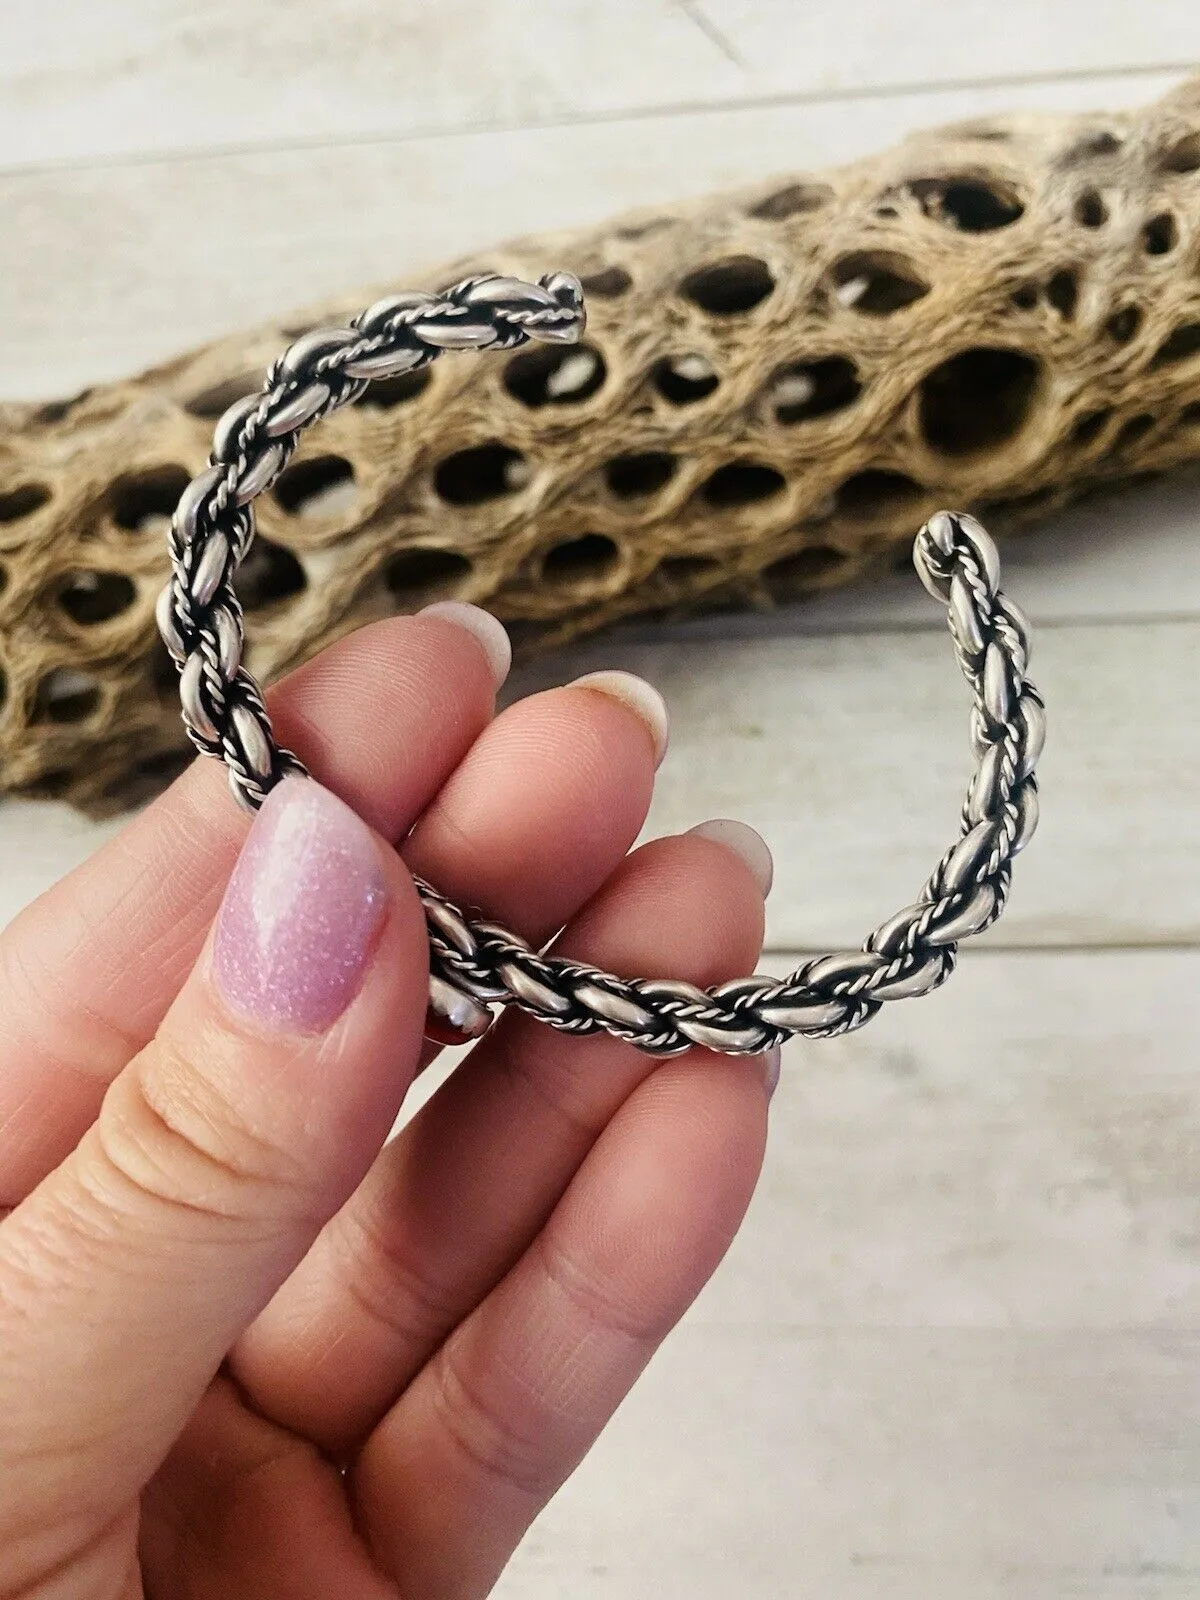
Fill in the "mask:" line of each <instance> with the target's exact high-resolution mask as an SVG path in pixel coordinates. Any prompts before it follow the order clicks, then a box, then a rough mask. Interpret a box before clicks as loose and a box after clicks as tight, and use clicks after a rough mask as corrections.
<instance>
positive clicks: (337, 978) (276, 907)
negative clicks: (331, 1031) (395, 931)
mask: <svg viewBox="0 0 1200 1600" xmlns="http://www.w3.org/2000/svg"><path fill="white" fill-rule="evenodd" d="M386 899H387V891H386V888H385V886H384V880H383V872H382V867H381V864H380V860H379V852H378V849H377V846H376V843H375V840H374V839H373V837H372V836H371V833H370V831H369V829H368V828H367V826H366V824H365V823H363V822H362V821H360V819H359V818H358V817H357V816H355V814H354V812H353V811H351V810H350V808H349V806H347V805H344V804H343V803H342V801H340V800H339V799H338V798H337V797H336V796H335V795H332V794H330V792H329V791H328V790H327V789H323V788H322V787H321V786H320V784H317V783H314V782H313V781H312V780H311V779H310V778H287V779H285V780H284V781H283V783H281V784H279V785H278V786H277V787H276V788H275V789H273V790H272V791H271V793H270V795H268V797H267V799H266V801H265V802H264V804H263V807H262V809H261V811H260V812H259V813H258V816H257V817H256V818H255V819H254V825H253V827H252V828H251V829H250V832H249V834H248V835H247V838H246V842H245V844H244V845H243V846H242V852H241V855H240V856H239V857H238V861H237V865H236V866H235V867H234V870H233V876H232V877H231V878H230V880H229V886H228V888H227V889H226V891H225V898H224V900H223V901H222V903H221V909H220V911H219V912H218V914H217V927H216V935H215V939H214V942H213V959H212V971H213V977H214V981H215V983H216V987H217V989H218V991H219V993H220V995H221V997H222V999H223V1000H224V1001H225V1003H226V1005H228V1006H229V1008H230V1009H231V1010H232V1011H233V1012H235V1013H237V1014H239V1015H241V1016H243V1017H245V1018H247V1019H248V1020H250V1021H252V1022H255V1023H257V1024H258V1025H259V1026H266V1027H268V1028H270V1029H271V1030H272V1031H277V1032H280V1033H308V1034H311V1033H323V1032H324V1031H325V1029H326V1028H328V1027H329V1026H330V1025H331V1024H332V1023H334V1022H335V1021H336V1020H337V1018H338V1017H340V1016H341V1014H342V1012H343V1011H344V1010H345V1009H346V1007H347V1006H348V1005H349V1003H350V1001H351V1000H352V999H353V998H354V996H355V994H357V992H358V989H359V986H360V984H361V982H362V978H363V973H364V971H365V970H366V965H367V962H368V960H369V958H370V953H371V949H372V946H373V944H374V940H375V935H376V933H377V932H378V929H379V926H380V923H381V921H382V918H383V912H384V906H385V902H386Z"/></svg>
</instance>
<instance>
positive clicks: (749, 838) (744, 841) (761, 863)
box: [688, 817, 775, 899]
mask: <svg viewBox="0 0 1200 1600" xmlns="http://www.w3.org/2000/svg"><path fill="white" fill-rule="evenodd" d="M688 832H689V833H698V834H700V835H701V837H702V838H705V839H715V840H716V842H717V843H718V844H723V845H724V846H725V848H726V849H727V850H732V851H733V853H734V855H735V856H740V857H741V858H742V860H743V861H744V862H745V863H746V865H747V866H748V867H749V868H750V871H751V872H752V873H753V874H754V881H755V883H757V884H758V887H759V888H760V889H761V890H762V892H763V898H764V899H766V897H767V895H769V894H770V892H771V884H772V883H773V881H774V878H775V862H774V860H773V859H772V856H771V851H770V849H769V847H768V845H767V841H766V840H765V839H764V838H763V836H762V834H761V833H756V832H755V830H754V829H753V828H752V827H750V826H749V824H747V823H745V822H737V821H735V820H734V818H733V817H713V818H712V820H711V821H709V822H698V823H697V824H696V826H695V827H694V828H689V829H688Z"/></svg>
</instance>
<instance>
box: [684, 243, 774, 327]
mask: <svg viewBox="0 0 1200 1600" xmlns="http://www.w3.org/2000/svg"><path fill="white" fill-rule="evenodd" d="M774 287H775V279H774V278H773V277H772V276H771V273H770V269H769V268H768V266H767V264H766V262H765V261H760V260H759V259H758V257H757V256H730V258H729V259H728V260H727V261H714V262H713V263H712V264H711V265H710V266H707V267H701V268H699V270H698V271H696V272H693V273H690V274H689V275H688V276H687V277H686V278H685V279H684V280H683V282H682V283H681V284H680V285H679V292H680V294H682V295H683V296H684V297H685V298H686V299H688V300H690V301H692V303H693V304H694V305H698V306H699V307H700V309H701V310H702V311H710V312H712V313H713V315H714V316H720V317H729V316H736V315H737V313H738V312H741V311H749V310H751V309H752V308H753V307H754V306H756V305H758V304H759V303H760V301H763V300H765V299H766V298H767V296H768V295H769V294H770V293H771V291H772V289H774Z"/></svg>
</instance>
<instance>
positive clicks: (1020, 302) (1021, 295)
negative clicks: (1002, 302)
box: [1010, 283, 1038, 311]
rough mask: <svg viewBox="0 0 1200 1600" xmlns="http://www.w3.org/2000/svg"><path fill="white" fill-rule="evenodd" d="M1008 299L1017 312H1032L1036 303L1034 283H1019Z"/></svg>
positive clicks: (1036, 291)
mask: <svg viewBox="0 0 1200 1600" xmlns="http://www.w3.org/2000/svg"><path fill="white" fill-rule="evenodd" d="M1010 299H1011V300H1012V303H1013V305H1015V306H1016V308H1017V310H1018V311H1032V310H1033V308H1034V306H1036V305H1037V303H1038V287H1037V284H1036V283H1021V284H1018V285H1017V287H1016V288H1015V289H1014V290H1013V292H1012V294H1011V296H1010Z"/></svg>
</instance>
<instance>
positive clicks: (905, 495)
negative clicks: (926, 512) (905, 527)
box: [837, 467, 925, 522]
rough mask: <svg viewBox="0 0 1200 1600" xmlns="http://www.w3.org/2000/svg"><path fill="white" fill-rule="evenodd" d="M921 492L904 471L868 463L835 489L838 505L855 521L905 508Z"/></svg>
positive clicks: (918, 496) (875, 517) (917, 484)
mask: <svg viewBox="0 0 1200 1600" xmlns="http://www.w3.org/2000/svg"><path fill="white" fill-rule="evenodd" d="M924 493H925V490H924V489H923V488H922V487H921V485H920V484H919V483H917V482H915V481H914V480H913V479H912V478H910V477H909V476H908V475H907V473H903V472H891V471H888V470H887V469H885V468H881V467H869V468H868V469H867V470H866V471H865V472H856V473H855V474H854V476H853V477H852V478H847V479H846V481H845V483H843V484H842V486H841V488H840V489H839V490H838V491H837V508H838V510H839V511H840V512H842V513H844V515H846V516H848V517H852V518H853V519H854V520H855V521H856V522H872V521H875V520H876V519H879V520H881V521H882V520H886V519H888V518H890V517H894V516H896V515H898V514H899V513H900V512H906V511H908V510H909V508H910V507H911V506H913V505H915V504H916V503H917V501H919V500H920V499H921V497H922V496H923V495H924Z"/></svg>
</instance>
